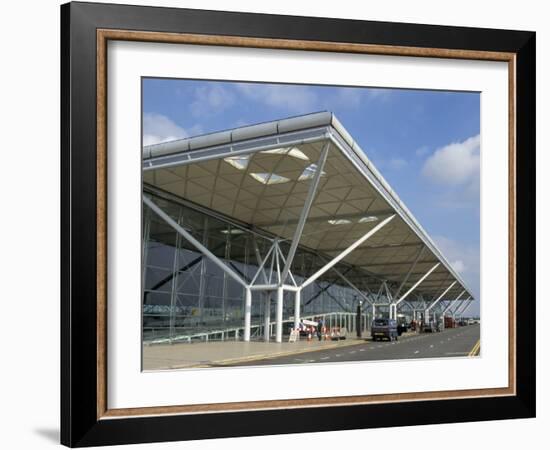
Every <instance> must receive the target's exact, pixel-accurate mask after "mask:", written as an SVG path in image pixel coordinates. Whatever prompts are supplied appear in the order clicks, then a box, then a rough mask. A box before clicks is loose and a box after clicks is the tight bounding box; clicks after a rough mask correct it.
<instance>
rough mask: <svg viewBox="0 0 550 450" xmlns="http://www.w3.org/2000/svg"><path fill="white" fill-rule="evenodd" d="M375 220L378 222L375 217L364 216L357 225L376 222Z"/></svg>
mask: <svg viewBox="0 0 550 450" xmlns="http://www.w3.org/2000/svg"><path fill="white" fill-rule="evenodd" d="M377 220H378V217H376V216H365V217H361V218H360V219H359V223H369V222H376V221H377Z"/></svg>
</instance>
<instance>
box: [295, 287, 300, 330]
mask: <svg viewBox="0 0 550 450" xmlns="http://www.w3.org/2000/svg"><path fill="white" fill-rule="evenodd" d="M300 301H301V291H300V289H298V290H297V291H296V292H295V293H294V329H295V330H297V329H298V328H299V326H300Z"/></svg>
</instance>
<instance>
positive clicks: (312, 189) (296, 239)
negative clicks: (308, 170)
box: [281, 141, 330, 284]
mask: <svg viewBox="0 0 550 450" xmlns="http://www.w3.org/2000/svg"><path fill="white" fill-rule="evenodd" d="M329 149H330V141H328V142H327V143H326V144H325V146H324V147H323V150H322V151H321V156H320V157H319V160H318V161H317V168H316V170H315V174H314V175H313V178H312V179H311V182H310V184H309V190H308V193H307V197H306V201H305V203H304V206H303V207H302V212H301V214H300V220H299V221H298V224H297V225H296V229H295V230H294V236H293V238H292V243H291V244H290V249H289V250H288V255H287V257H286V262H285V266H284V268H283V272H282V274H281V284H283V283H284V282H285V280H286V276H287V275H288V272H289V270H290V266H291V265H292V262H293V261H294V255H295V254H296V249H297V248H298V244H299V243H300V239H301V237H302V232H303V231H304V225H305V224H306V220H307V217H308V216H309V211H310V209H311V205H312V204H313V200H314V199H315V194H317V187H318V186H319V181H320V180H321V175H322V174H323V168H324V167H325V163H326V161H327V155H328V151H329Z"/></svg>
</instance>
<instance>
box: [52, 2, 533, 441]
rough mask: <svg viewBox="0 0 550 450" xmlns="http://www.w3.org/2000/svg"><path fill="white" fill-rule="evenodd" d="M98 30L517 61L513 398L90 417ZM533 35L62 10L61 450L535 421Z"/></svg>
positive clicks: (152, 11) (94, 398)
mask: <svg viewBox="0 0 550 450" xmlns="http://www.w3.org/2000/svg"><path fill="white" fill-rule="evenodd" d="M98 29H114V30H139V31H151V32H165V33H166V32H169V33H196V34H203V35H225V36H244V37H252V38H271V39H291V40H301V41H323V42H345V43H357V44H375V45H384V46H404V47H417V48H439V49H460V50H479V51H490V52H510V53H514V54H515V55H516V80H515V81H516V128H515V144H516V174H515V175H516V199H517V203H516V213H517V214H516V217H517V219H516V230H515V232H516V233H515V234H516V239H517V241H516V242H517V246H516V248H517V251H516V274H517V280H516V298H517V304H516V323H515V325H516V364H515V376H516V395H511V396H502V397H498V396H497V397H483V398H464V399H450V400H432V401H414V402H392V403H383V404H376V403H374V404H357V405H353V406H330V407H327V406H323V407H315V408H311V407H309V408H293V409H272V410H260V411H234V412H228V413H209V414H180V415H178V414H176V415H159V416H140V417H127V418H116V419H108V418H98V409H97V404H98V394H97V392H98V391H97V384H98V377H97V361H98V333H97V328H96V324H97V320H96V319H97V314H98V311H97V301H96V299H97V294H98V293H97V279H96V277H97V267H98V261H97V245H98V242H97V226H96V220H97V208H96V206H97V193H96V186H97V168H96V160H97V139H96V123H97V114H96V112H97V110H96V102H97V82H96V55H97V35H96V31H97V30H98ZM535 40H536V36H535V33H534V32H527V31H509V30H495V29H479V28H462V27H449V26H434V25H418V24H405V23H390V22H371V21H359V20H343V19H329V18H312V17H293V16H280V15H267V14H251V13H235V12H219V11H204V10H191V9H175V8H158V7H142V6H126V5H112V4H93V3H78V2H77V3H69V4H65V5H62V6H61V130H60V132H61V205H62V209H61V293H62V294H61V443H62V444H64V445H67V446H70V447H82V446H93V445H112V444H126V443H144V442H159V441H177V440H190V439H207V438H221V437H237V436H251V435H269V434H283V433H299V432H318V431H330V430H348V429H358V428H373V427H389V426H392V427H393V426H402V425H421V424H436V423H448V422H467V421H483V420H496V419H512V418H528V417H534V416H535V384H536V383H535V351H536V340H535V331H536V330H535V249H536V245H535V132H536V130H535V122H536V120H535V102H536V97H535Z"/></svg>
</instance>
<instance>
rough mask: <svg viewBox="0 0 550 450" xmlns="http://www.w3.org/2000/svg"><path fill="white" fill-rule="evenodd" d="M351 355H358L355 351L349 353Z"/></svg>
mask: <svg viewBox="0 0 550 450" xmlns="http://www.w3.org/2000/svg"><path fill="white" fill-rule="evenodd" d="M348 353H349V354H350V355H353V354H354V353H356V351H355V350H353V351H351V352H348Z"/></svg>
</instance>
